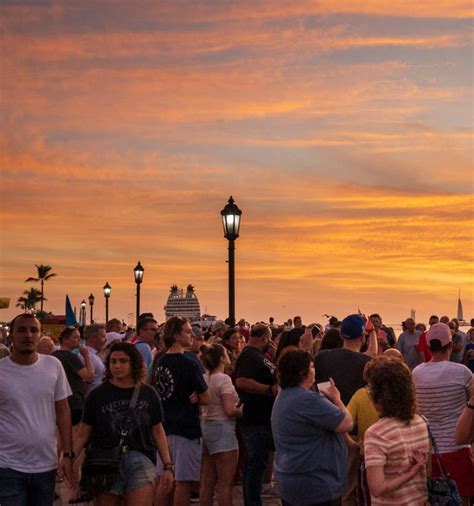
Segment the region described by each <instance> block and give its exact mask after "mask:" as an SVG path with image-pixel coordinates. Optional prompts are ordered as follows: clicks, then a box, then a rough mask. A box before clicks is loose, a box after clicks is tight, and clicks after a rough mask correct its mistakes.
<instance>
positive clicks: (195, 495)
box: [189, 492, 199, 504]
mask: <svg viewBox="0 0 474 506" xmlns="http://www.w3.org/2000/svg"><path fill="white" fill-rule="evenodd" d="M189 502H191V503H193V504H196V503H198V502H199V493H198V492H191V500H190V501H189Z"/></svg>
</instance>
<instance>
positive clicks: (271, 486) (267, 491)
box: [260, 481, 280, 497]
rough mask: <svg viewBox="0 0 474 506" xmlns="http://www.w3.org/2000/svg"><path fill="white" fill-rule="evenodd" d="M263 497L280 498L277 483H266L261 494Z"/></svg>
mask: <svg viewBox="0 0 474 506" xmlns="http://www.w3.org/2000/svg"><path fill="white" fill-rule="evenodd" d="M260 495H261V496H262V497H280V496H279V495H278V493H277V491H276V486H275V482H274V481H273V482H271V483H264V484H263V485H262V491H261V493H260Z"/></svg>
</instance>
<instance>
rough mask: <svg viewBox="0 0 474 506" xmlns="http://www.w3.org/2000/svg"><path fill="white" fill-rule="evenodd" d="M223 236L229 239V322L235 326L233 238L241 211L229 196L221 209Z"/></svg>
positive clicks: (236, 233)
mask: <svg viewBox="0 0 474 506" xmlns="http://www.w3.org/2000/svg"><path fill="white" fill-rule="evenodd" d="M221 216H222V224H223V226H224V237H225V238H226V239H227V240H228V241H229V262H228V263H229V323H230V325H231V326H232V327H234V326H235V240H236V239H237V237H239V230H240V217H241V216H242V211H241V210H240V209H239V208H238V207H237V205H236V204H235V203H234V199H233V198H232V197H230V199H229V201H228V203H227V205H226V206H225V207H224V209H222V211H221Z"/></svg>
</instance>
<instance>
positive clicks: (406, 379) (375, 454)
mask: <svg viewBox="0 0 474 506" xmlns="http://www.w3.org/2000/svg"><path fill="white" fill-rule="evenodd" d="M364 379H365V380H366V381H367V383H368V386H369V393H370V397H371V399H372V401H373V403H374V405H375V408H376V409H377V411H378V412H379V414H380V417H381V418H380V420H379V421H378V422H376V423H375V424H374V425H372V426H371V427H370V428H369V429H368V430H367V432H366V433H365V440H364V449H365V465H366V469H367V481H368V484H369V489H370V496H371V502H372V505H373V506H377V505H384V506H385V505H390V504H393V505H397V506H404V505H406V506H408V505H409V506H418V505H419V506H422V505H425V504H426V502H427V500H428V491H427V486H426V461H427V458H428V455H429V440H428V430H427V426H426V423H425V422H424V421H423V420H422V419H421V418H420V417H419V416H418V415H416V414H415V387H414V385H413V381H412V378H411V372H410V370H409V368H408V367H407V366H406V365H405V364H404V363H403V362H401V361H400V360H396V359H393V358H388V357H384V356H381V357H377V358H375V359H374V360H372V361H371V362H368V363H367V365H366V366H365V369H364Z"/></svg>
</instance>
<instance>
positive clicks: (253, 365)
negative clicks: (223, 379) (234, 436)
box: [235, 325, 278, 506]
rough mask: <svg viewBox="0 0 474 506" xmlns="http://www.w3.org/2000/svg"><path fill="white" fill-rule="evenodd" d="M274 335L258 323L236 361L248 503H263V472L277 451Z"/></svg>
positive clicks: (245, 497) (246, 502)
mask: <svg viewBox="0 0 474 506" xmlns="http://www.w3.org/2000/svg"><path fill="white" fill-rule="evenodd" d="M271 336H272V333H271V330H270V328H269V327H268V326H267V325H255V326H254V327H253V329H252V331H251V333H250V337H249V341H248V345H247V346H246V347H245V348H244V350H243V351H242V353H241V354H240V355H239V357H238V358H237V361H236V363H235V378H236V387H237V392H238V394H239V397H240V400H241V401H242V402H243V405H244V408H243V416H242V418H241V419H240V421H239V426H240V431H241V433H242V437H243V439H244V442H245V461H244V473H243V491H244V502H245V504H246V505H252V506H260V505H261V504H262V500H261V497H260V492H261V488H262V479H263V473H264V472H265V468H266V466H267V462H268V457H269V452H270V451H272V450H273V438H272V430H271V425H270V419H271V414H272V408H273V402H274V400H275V395H276V394H277V391H278V387H277V385H276V382H275V369H276V367H275V364H273V362H271V361H270V360H268V358H267V357H265V352H266V351H267V348H268V344H269V342H270V339H271Z"/></svg>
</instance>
